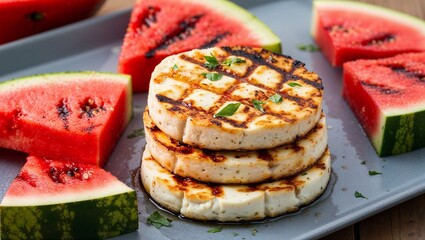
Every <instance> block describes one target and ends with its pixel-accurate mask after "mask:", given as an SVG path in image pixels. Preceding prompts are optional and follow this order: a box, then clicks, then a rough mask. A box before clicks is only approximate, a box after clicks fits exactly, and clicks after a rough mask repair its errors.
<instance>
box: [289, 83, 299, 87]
mask: <svg viewBox="0 0 425 240" xmlns="http://www.w3.org/2000/svg"><path fill="white" fill-rule="evenodd" d="M287 84H288V86H290V87H302V85H301V84H299V83H296V82H290V83H287Z"/></svg>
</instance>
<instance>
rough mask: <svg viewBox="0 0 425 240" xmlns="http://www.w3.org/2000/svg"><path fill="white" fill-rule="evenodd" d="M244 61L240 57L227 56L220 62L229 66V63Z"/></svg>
mask: <svg viewBox="0 0 425 240" xmlns="http://www.w3.org/2000/svg"><path fill="white" fill-rule="evenodd" d="M245 62H246V61H245V60H243V59H242V58H228V59H226V60H224V61H223V63H222V64H224V65H227V66H229V67H230V65H232V64H234V63H245Z"/></svg>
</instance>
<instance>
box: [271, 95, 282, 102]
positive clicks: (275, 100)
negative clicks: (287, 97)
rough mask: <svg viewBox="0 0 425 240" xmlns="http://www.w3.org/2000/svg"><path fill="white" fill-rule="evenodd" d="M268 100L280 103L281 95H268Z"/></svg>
mask: <svg viewBox="0 0 425 240" xmlns="http://www.w3.org/2000/svg"><path fill="white" fill-rule="evenodd" d="M269 99H270V101H272V102H274V103H280V102H282V96H280V95H279V94H277V93H276V94H275V95H273V96H271V97H269Z"/></svg>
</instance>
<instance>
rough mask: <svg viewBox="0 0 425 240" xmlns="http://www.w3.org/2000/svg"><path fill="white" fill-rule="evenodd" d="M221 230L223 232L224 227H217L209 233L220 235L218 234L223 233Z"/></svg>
mask: <svg viewBox="0 0 425 240" xmlns="http://www.w3.org/2000/svg"><path fill="white" fill-rule="evenodd" d="M221 230H223V227H216V228H211V229H210V230H208V231H207V232H209V233H218V232H221Z"/></svg>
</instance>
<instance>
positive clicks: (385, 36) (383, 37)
mask: <svg viewBox="0 0 425 240" xmlns="http://www.w3.org/2000/svg"><path fill="white" fill-rule="evenodd" d="M395 39H396V37H395V36H394V35H393V34H391V33H381V34H380V35H378V36H376V37H374V38H372V39H366V40H364V41H362V42H361V43H360V44H361V45H362V46H379V45H382V44H385V43H391V42H394V41H395Z"/></svg>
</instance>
